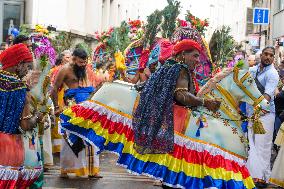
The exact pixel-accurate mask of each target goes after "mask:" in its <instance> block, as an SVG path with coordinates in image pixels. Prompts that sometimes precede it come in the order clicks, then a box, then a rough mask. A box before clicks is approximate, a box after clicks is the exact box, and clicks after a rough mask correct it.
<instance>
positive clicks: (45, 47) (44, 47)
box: [35, 37, 56, 65]
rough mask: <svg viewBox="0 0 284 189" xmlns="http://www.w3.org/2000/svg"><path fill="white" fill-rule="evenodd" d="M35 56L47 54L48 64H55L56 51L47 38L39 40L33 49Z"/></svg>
mask: <svg viewBox="0 0 284 189" xmlns="http://www.w3.org/2000/svg"><path fill="white" fill-rule="evenodd" d="M35 56H36V58H38V59H40V58H41V57H42V56H47V57H48V60H49V62H50V64H51V65H55V60H56V52H55V50H54V48H53V47H52V46H51V43H50V41H49V40H48V38H46V37H43V38H41V39H40V40H39V46H38V47H37V48H36V49H35Z"/></svg>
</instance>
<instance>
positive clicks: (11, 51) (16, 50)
mask: <svg viewBox="0 0 284 189" xmlns="http://www.w3.org/2000/svg"><path fill="white" fill-rule="evenodd" d="M32 61H33V56H32V53H31V52H30V50H29V49H28V47H27V45H25V44H22V43H20V44H16V45H13V46H11V47H9V48H8V49H6V50H5V51H3V52H2V53H1V54H0V62H1V64H2V69H3V70H5V69H7V68H10V67H13V66H16V65H18V64H20V63H21V62H32Z"/></svg>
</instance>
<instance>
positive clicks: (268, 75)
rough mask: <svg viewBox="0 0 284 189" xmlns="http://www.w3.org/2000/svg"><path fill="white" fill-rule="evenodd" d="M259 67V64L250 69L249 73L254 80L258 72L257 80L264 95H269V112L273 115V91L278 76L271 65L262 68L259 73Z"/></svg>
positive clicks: (276, 84)
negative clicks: (263, 89)
mask: <svg viewBox="0 0 284 189" xmlns="http://www.w3.org/2000/svg"><path fill="white" fill-rule="evenodd" d="M259 65H260V64H258V65H256V66H253V67H251V68H250V69H249V71H250V73H251V75H252V76H253V77H254V78H255V77H256V73H257V72H258V75H257V79H258V81H259V82H260V83H261V85H262V86H263V87H264V88H265V91H264V93H265V94H267V95H269V96H270V98H271V100H270V112H271V113H275V105H274V95H275V90H276V88H277V86H278V82H279V75H278V72H277V70H276V69H275V68H274V65H273V64H271V65H269V66H266V67H264V69H263V70H262V71H260V68H259Z"/></svg>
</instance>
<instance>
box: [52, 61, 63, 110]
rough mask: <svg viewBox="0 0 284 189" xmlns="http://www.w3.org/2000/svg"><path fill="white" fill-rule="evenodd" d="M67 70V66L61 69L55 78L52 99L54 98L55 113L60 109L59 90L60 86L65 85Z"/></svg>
mask: <svg viewBox="0 0 284 189" xmlns="http://www.w3.org/2000/svg"><path fill="white" fill-rule="evenodd" d="M66 71H67V70H66V68H65V67H63V68H61V69H60V71H59V72H58V74H57V76H56V78H55V82H54V86H53V89H52V91H51V99H52V101H53V104H54V107H55V114H58V110H59V106H58V91H59V88H60V87H61V86H62V85H63V82H64V79H65V75H66Z"/></svg>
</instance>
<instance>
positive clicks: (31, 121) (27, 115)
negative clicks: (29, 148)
mask: <svg viewBox="0 0 284 189" xmlns="http://www.w3.org/2000/svg"><path fill="white" fill-rule="evenodd" d="M30 105H31V96H30V94H27V95H26V100H25V105H24V109H23V112H22V115H21V118H20V128H21V129H22V130H23V131H29V130H31V129H32V128H34V127H36V124H37V122H38V121H39V120H40V119H41V117H42V114H41V113H39V112H35V113H32V112H31V109H30Z"/></svg>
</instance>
